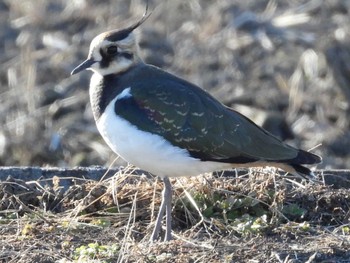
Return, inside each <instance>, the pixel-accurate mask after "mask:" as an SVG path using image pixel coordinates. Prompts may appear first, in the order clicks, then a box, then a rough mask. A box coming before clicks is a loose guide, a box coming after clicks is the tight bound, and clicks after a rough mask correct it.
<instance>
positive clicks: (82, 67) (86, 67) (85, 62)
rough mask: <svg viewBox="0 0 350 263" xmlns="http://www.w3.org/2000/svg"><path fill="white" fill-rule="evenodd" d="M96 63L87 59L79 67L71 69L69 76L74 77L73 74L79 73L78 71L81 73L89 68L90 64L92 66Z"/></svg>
mask: <svg viewBox="0 0 350 263" xmlns="http://www.w3.org/2000/svg"><path fill="white" fill-rule="evenodd" d="M96 62H97V61H95V60H93V59H92V58H88V59H87V60H85V61H84V62H83V63H81V64H80V65H79V66H77V67H76V68H75V69H73V70H72V72H71V73H70V74H71V75H74V74H77V73H79V72H80V71H82V70H84V69H88V68H89V67H91V66H92V64H94V63H96Z"/></svg>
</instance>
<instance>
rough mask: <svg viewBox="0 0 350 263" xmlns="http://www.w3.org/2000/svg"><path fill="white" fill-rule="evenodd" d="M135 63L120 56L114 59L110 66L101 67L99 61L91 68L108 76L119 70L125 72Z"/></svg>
mask: <svg viewBox="0 0 350 263" xmlns="http://www.w3.org/2000/svg"><path fill="white" fill-rule="evenodd" d="M132 64H133V61H131V60H129V59H126V58H124V57H121V58H119V59H118V60H116V61H112V62H111V63H110V64H109V65H108V67H106V68H101V66H100V63H99V62H97V63H95V64H93V65H92V66H91V67H90V69H91V70H92V71H94V72H96V73H98V74H100V75H102V76H106V75H109V74H116V73H119V72H124V71H126V70H127V69H128V68H130V66H131V65H132Z"/></svg>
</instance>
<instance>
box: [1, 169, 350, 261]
mask: <svg viewBox="0 0 350 263" xmlns="http://www.w3.org/2000/svg"><path fill="white" fill-rule="evenodd" d="M132 170H133V169H132V167H127V168H126V169H124V170H122V171H120V172H119V173H118V174H116V176H115V177H113V178H111V179H108V180H104V181H100V182H95V181H86V182H83V183H82V184H77V185H73V186H71V187H70V188H69V189H67V191H66V192H65V193H64V194H63V195H62V194H58V193H59V191H58V189H59V187H60V183H59V178H56V179H55V186H54V187H52V188H49V187H45V188H43V187H41V186H40V184H34V183H31V184H28V183H25V182H23V181H21V180H8V181H7V182H3V183H2V184H1V188H2V189H1V193H2V194H1V200H2V201H1V203H0V205H1V211H2V212H1V221H0V223H1V228H0V234H1V236H2V241H1V247H2V250H1V253H0V254H1V255H2V256H1V258H0V260H2V261H4V262H28V261H30V262H208V260H210V262H248V261H249V260H250V261H251V262H307V260H309V262H321V261H322V262H346V260H345V259H346V258H349V257H350V254H349V251H348V247H349V246H350V230H349V228H350V225H349V212H348V211H349V205H350V196H349V193H348V190H345V189H331V188H330V187H326V186H324V185H322V184H320V183H317V184H315V183H308V182H305V181H298V180H299V179H297V178H286V177H284V176H280V175H278V174H276V173H275V172H274V171H271V170H252V171H250V172H249V174H246V175H241V176H238V177H213V176H199V177H193V178H181V179H176V180H173V181H172V183H173V186H174V193H175V194H174V196H175V198H174V207H173V218H174V223H173V234H174V237H175V240H174V241H171V242H170V243H154V244H151V243H149V241H148V240H149V237H150V234H151V231H152V228H153V224H152V223H150V222H153V221H154V219H155V215H156V212H157V209H158V207H159V204H160V192H161V188H162V185H161V183H160V182H158V183H156V184H154V178H149V177H147V176H141V177H140V176H139V175H138V176H135V175H133V174H132ZM312 258H314V259H317V260H316V261H313V260H311V259H312ZM79 260H80V261H79ZM89 260H90V261H89ZM94 260H95V261H94ZM325 260H333V261H325ZM342 260H345V261H342Z"/></svg>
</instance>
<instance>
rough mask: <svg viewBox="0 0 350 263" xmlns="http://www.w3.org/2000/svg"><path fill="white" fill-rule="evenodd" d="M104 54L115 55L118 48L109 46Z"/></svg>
mask: <svg viewBox="0 0 350 263" xmlns="http://www.w3.org/2000/svg"><path fill="white" fill-rule="evenodd" d="M106 53H107V55H110V56H112V55H115V54H117V53H118V47H117V46H109V47H107V50H106Z"/></svg>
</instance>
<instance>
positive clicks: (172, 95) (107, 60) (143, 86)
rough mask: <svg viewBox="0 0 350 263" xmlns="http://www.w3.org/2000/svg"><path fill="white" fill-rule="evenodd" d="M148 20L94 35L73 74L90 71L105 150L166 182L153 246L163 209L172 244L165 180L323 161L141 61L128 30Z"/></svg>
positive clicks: (298, 168)
mask: <svg viewBox="0 0 350 263" xmlns="http://www.w3.org/2000/svg"><path fill="white" fill-rule="evenodd" d="M148 16H149V15H146V14H145V15H144V16H143V17H142V19H141V20H140V21H138V22H137V23H135V24H133V25H132V26H130V27H127V28H125V29H122V30H112V31H108V32H105V33H102V34H100V35H98V36H96V37H95V38H94V39H93V40H92V42H91V44H90V50H89V55H88V58H87V59H86V60H85V61H84V62H83V63H81V64H80V65H79V66H77V67H76V68H75V69H74V70H73V71H72V73H71V74H72V75H73V74H76V73H79V72H81V71H82V70H84V69H90V70H92V71H93V73H94V74H93V76H92V78H91V83H90V89H89V93H90V102H91V107H92V111H93V115H94V118H95V121H96V124H97V128H98V130H99V132H100V133H101V135H102V137H103V138H104V140H105V141H106V143H107V144H108V146H109V147H110V148H111V149H112V150H113V151H114V152H115V153H117V154H118V155H120V156H121V157H122V158H123V159H125V160H126V161H128V162H129V163H131V164H133V165H135V166H137V167H139V168H141V169H143V170H146V171H148V172H150V173H152V174H154V175H157V176H159V177H161V178H162V179H163V183H164V190H163V197H162V203H161V206H160V209H159V213H158V216H157V219H156V223H155V227H154V230H153V232H152V235H151V240H152V241H154V240H157V239H158V236H159V233H160V229H161V222H162V218H163V215H164V212H166V232H165V239H164V240H165V241H168V240H170V239H171V197H172V187H171V184H170V181H169V177H178V176H195V175H199V174H202V173H206V172H213V171H216V170H224V169H231V168H238V167H264V166H272V167H276V168H279V169H282V170H284V171H285V172H290V173H300V174H303V175H309V174H310V173H311V171H310V170H309V169H308V168H306V167H304V166H303V165H307V164H309V165H311V164H317V163H320V162H321V157H319V156H317V155H315V154H312V153H310V152H306V151H304V150H300V149H297V148H294V147H292V146H290V145H287V144H285V143H284V142H282V141H281V140H279V139H278V138H276V137H275V136H273V135H271V134H270V133H269V132H267V131H265V130H264V129H262V128H260V127H258V126H257V125H256V124H254V123H253V122H252V121H251V120H249V119H248V118H246V117H245V116H243V115H241V114H240V113H238V112H236V111H234V110H232V109H230V108H228V107H226V106H224V105H223V104H221V103H220V102H219V101H217V100H216V99H215V98H214V97H213V96H211V95H210V94H209V93H207V92H205V91H204V90H203V89H201V88H199V87H197V86H196V85H194V84H192V83H190V82H188V81H186V80H184V79H181V78H179V77H176V76H174V75H172V74H170V73H168V72H166V71H164V70H162V69H160V68H158V67H155V66H152V65H149V64H145V63H144V62H143V60H142V59H141V57H140V55H139V46H138V43H137V41H136V39H135V35H134V33H133V31H134V30H135V29H136V28H137V27H139V26H140V25H141V24H142V23H143V22H144V21H145V20H146V19H147V17H148Z"/></svg>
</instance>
